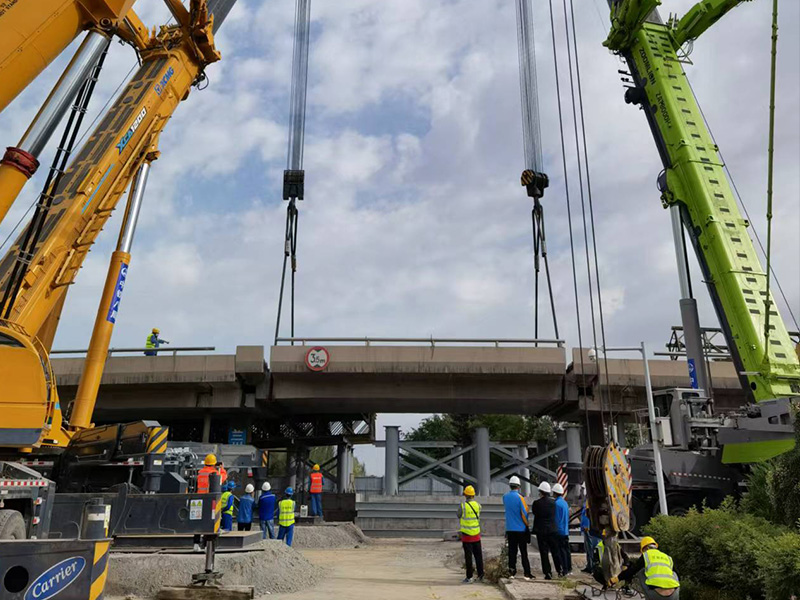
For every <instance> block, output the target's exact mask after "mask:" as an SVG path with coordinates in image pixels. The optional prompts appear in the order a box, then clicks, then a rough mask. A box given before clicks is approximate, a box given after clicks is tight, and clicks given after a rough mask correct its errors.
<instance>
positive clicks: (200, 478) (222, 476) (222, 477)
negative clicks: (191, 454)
mask: <svg viewBox="0 0 800 600" xmlns="http://www.w3.org/2000/svg"><path fill="white" fill-rule="evenodd" d="M212 473H216V474H217V475H219V483H220V485H221V486H222V490H223V491H225V482H226V481H227V480H228V472H227V471H226V470H225V467H223V466H222V463H221V462H217V457H216V456H215V455H214V454H206V458H205V460H203V468H202V469H200V471H198V473H197V493H198V494H207V493H208V490H209V485H210V483H209V477H210V476H211V474H212Z"/></svg>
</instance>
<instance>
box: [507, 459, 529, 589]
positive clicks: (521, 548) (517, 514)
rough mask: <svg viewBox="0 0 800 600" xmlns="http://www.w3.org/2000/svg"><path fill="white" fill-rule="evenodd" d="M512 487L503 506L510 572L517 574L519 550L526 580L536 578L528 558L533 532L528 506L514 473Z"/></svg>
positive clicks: (510, 574)
mask: <svg viewBox="0 0 800 600" xmlns="http://www.w3.org/2000/svg"><path fill="white" fill-rule="evenodd" d="M508 486H509V487H510V488H511V489H510V490H509V491H508V492H506V493H505V495H504V496H503V507H504V508H505V513H506V539H507V540H508V573H509V577H510V578H511V579H514V577H515V576H516V574H517V552H519V555H520V559H521V560H522V573H523V575H524V577H525V580H526V581H530V580H531V579H534V577H533V573H531V563H530V560H528V543H529V542H530V541H531V532H530V529H528V507H527V506H526V505H525V498H523V497H522V493H520V491H519V488H520V482H519V477H517V476H516V475H514V476H513V477H511V479H509V480H508Z"/></svg>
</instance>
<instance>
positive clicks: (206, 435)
mask: <svg viewBox="0 0 800 600" xmlns="http://www.w3.org/2000/svg"><path fill="white" fill-rule="evenodd" d="M201 441H202V442H203V443H204V444H208V443H209V442H210V441H211V413H210V412H207V413H206V414H205V415H203V439H202V440H201Z"/></svg>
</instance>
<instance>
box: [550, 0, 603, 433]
mask: <svg viewBox="0 0 800 600" xmlns="http://www.w3.org/2000/svg"><path fill="white" fill-rule="evenodd" d="M548 5H549V8H550V35H551V38H552V41H553V67H554V71H555V76H556V100H557V102H558V128H559V133H560V139H561V163H562V167H563V171H564V198H565V201H566V205H567V228H568V229H569V248H570V258H571V262H572V285H573V289H574V292H575V318H576V321H577V326H578V347H579V348H580V350H579V352H578V355H579V357H580V365H581V378H582V382H583V386H582V391H583V394H584V396H585V394H586V367H585V362H584V360H583V334H582V332H581V310H580V298H579V295H578V270H577V266H576V262H575V239H574V234H573V231H572V208H571V203H570V197H569V176H568V169H567V150H566V139H565V137H564V116H563V112H562V109H561V85H560V83H559V73H558V46H557V44H556V24H555V18H554V16H553V0H548ZM584 416H585V419H586V436H587V441H588V442H589V445H591V444H592V432H591V427H590V425H589V407H588V404H586V402H585V401H584Z"/></svg>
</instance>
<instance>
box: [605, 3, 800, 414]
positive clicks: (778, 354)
mask: <svg viewBox="0 0 800 600" xmlns="http://www.w3.org/2000/svg"><path fill="white" fill-rule="evenodd" d="M645 4H647V3H645ZM731 4H732V5H735V4H736V3H731ZM651 16H652V15H651ZM717 18H719V17H717ZM654 20H656V19H652V18H651V20H650V21H645V22H642V23H640V24H639V25H638V28H637V30H636V31H635V32H631V33H630V34H629V35H627V36H625V35H620V34H619V32H614V28H613V27H612V34H610V35H609V41H611V40H612V35H613V34H616V39H627V40H630V42H631V43H630V46H629V47H623V48H617V47H614V46H615V45H614V44H613V43H609V42H607V44H606V45H608V46H609V47H611V48H612V49H614V50H616V51H618V52H619V53H620V54H621V55H622V56H623V57H624V58H626V59H627V62H628V65H629V67H630V69H631V74H632V76H633V77H634V81H635V83H636V86H637V87H636V88H635V89H633V90H629V92H636V93H638V98H635V99H633V98H634V97H628V96H626V99H627V100H628V101H630V102H635V103H640V104H641V106H642V108H643V110H644V111H645V113H646V115H647V118H648V122H649V124H650V128H651V130H652V132H653V135H654V137H655V138H656V144H657V146H658V148H659V152H660V154H661V158H662V162H663V163H664V167H665V173H664V175H663V176H662V177H661V178H660V180H659V184H660V189H661V191H662V202H663V203H664V205H665V206H669V205H672V204H675V203H677V204H678V205H679V206H680V207H681V214H682V217H683V223H684V226H685V228H686V229H687V231H688V233H689V237H690V238H691V240H692V244H693V245H694V248H695V251H696V253H697V256H698V258H699V260H700V263H701V266H702V269H703V272H704V276H705V279H706V282H707V284H708V287H709V291H710V293H711V297H712V300H713V303H714V307H715V309H716V312H717V315H718V317H719V321H720V324H721V325H722V327H723V330H724V331H725V333H726V337H727V339H728V343H729V346H730V350H731V353H732V355H733V359H734V364H735V365H736V368H737V371H738V372H739V373H740V377H741V378H742V382H743V384H744V385H745V387H746V388H747V389H749V390H750V392H751V394H752V397H753V399H754V400H756V401H762V400H769V399H774V398H780V397H787V396H789V397H791V396H800V361H799V360H798V357H797V355H796V354H795V350H794V347H793V344H792V341H791V339H790V337H789V334H788V332H787V330H786V326H785V324H784V322H783V320H782V319H781V317H780V315H779V314H778V312H777V308H776V304H775V302H774V300H772V299H771V301H770V306H771V312H770V336H769V344H768V347H766V346H767V344H765V337H764V326H765V322H764V321H765V311H766V308H765V300H766V281H767V280H766V275H765V273H764V269H763V268H762V266H761V263H760V261H759V259H758V256H757V255H756V251H755V248H754V246H753V242H752V240H751V239H750V236H749V234H748V232H747V228H748V227H749V223H748V222H747V221H746V220H745V219H743V218H742V215H741V213H740V212H739V208H738V206H737V203H736V198H735V196H734V194H733V191H732V189H731V186H730V183H729V182H728V179H727V177H726V175H725V172H724V169H723V167H724V165H723V163H722V161H721V159H720V157H719V154H718V148H717V146H716V145H715V144H714V141H713V138H712V137H711V133H710V132H709V130H708V128H707V127H706V125H705V122H704V120H703V116H702V114H701V112H700V108H699V106H698V105H697V102H696V100H695V98H694V94H693V92H692V89H691V87H690V84H689V81H688V80H687V78H686V73H685V72H684V70H683V66H682V62H681V59H680V57H679V55H678V51H677V44H676V42H675V38H674V35H673V29H672V26H671V25H669V24H667V25H665V24H662V23H660V22H651V21H654ZM612 21H613V19H612Z"/></svg>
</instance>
